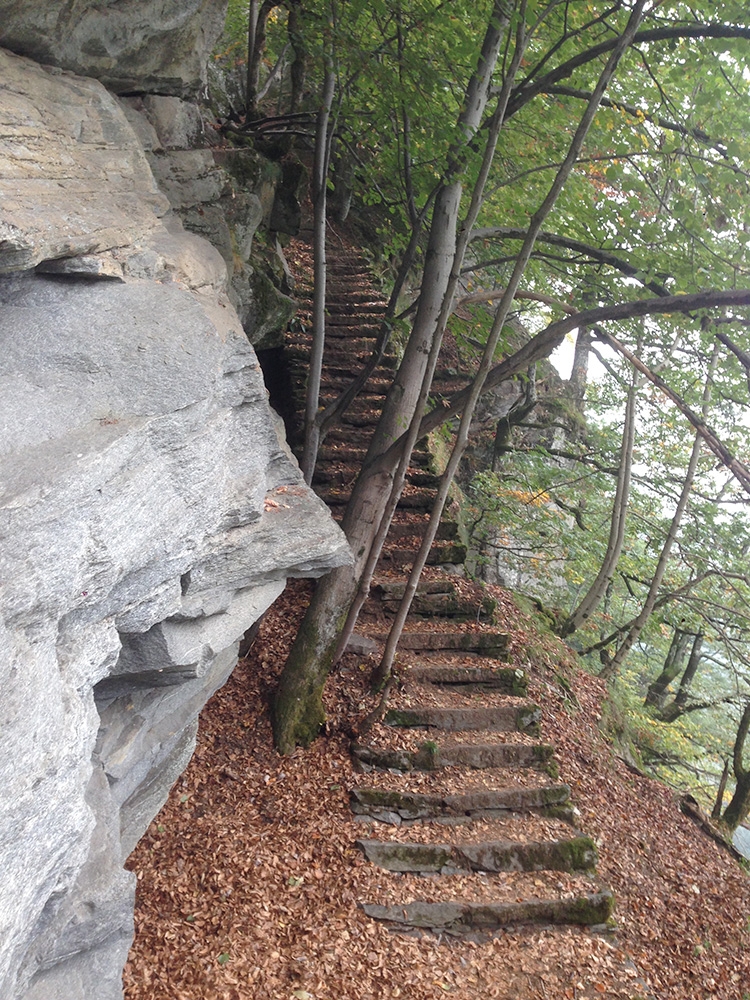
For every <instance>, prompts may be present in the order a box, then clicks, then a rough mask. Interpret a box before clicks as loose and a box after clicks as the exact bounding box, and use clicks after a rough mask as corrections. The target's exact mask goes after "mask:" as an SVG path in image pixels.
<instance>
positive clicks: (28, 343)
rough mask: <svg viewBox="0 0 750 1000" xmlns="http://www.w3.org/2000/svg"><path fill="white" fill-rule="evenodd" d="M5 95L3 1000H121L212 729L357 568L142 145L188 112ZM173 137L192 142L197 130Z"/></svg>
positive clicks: (0, 258) (17, 75)
mask: <svg viewBox="0 0 750 1000" xmlns="http://www.w3.org/2000/svg"><path fill="white" fill-rule="evenodd" d="M14 6H15V5H10V6H9V5H7V4H5V5H3V4H2V2H0V21H2V18H3V17H4V18H5V20H6V26H7V24H8V21H10V22H11V25H12V22H13V18H12V16H11V15H10V14H9V10H10V9H11V7H14ZM41 6H42V5H40V10H41ZM64 6H65V9H66V10H68V9H78V6H80V5H67V4H66V5H64ZM128 6H133V5H129V4H128V3H127V2H120V3H118V4H116V5H115V4H111V5H109V4H97V5H96V10H93V8H92V11H93V13H96V12H97V11H99V12H101V11H103V10H105V9H106V10H108V11H109V10H111V12H112V14H113V16H114V14H115V12H116V9H120V8H122V9H125V8H127V7H128ZM140 6H141V8H143V9H145V8H147V7H150V6H159V7H160V9H162V10H166V9H167V7H168V6H170V5H168V4H166V3H162V4H161V5H149V4H141V5H140ZM171 6H173V7H179V8H180V9H181V10H183V9H185V10H193V9H197V8H198V7H199V6H200V5H199V4H197V3H193V4H190V3H181V4H173V5H171ZM49 8H51V9H52V8H54V10H55V11H57V12H58V13H59V11H60V10H62V9H63V5H62V4H52V3H50V4H49ZM35 9H36V8H35ZM45 9H46V8H45ZM11 13H12V11H11ZM93 13H92V16H93ZM45 16H47V15H45ZM41 17H42V15H41V13H40V14H39V18H41ZM49 17H52V15H51V14H50V15H49ZM32 21H33V23H31V24H30V27H29V30H30V31H31V30H32V28H33V27H34V25H35V24H36V23H37V22H36V20H33V19H32ZM53 21H54V19H53ZM40 23H41V21H40ZM45 23H46V22H45ZM50 23H52V22H50ZM58 24H59V20H58V21H54V25H58ZM154 24H158V19H155V20H154ZM92 30H93V29H92ZM50 44H51V43H50ZM45 52H46V50H45ZM41 54H42V55H44V52H41ZM0 79H2V81H3V85H4V90H3V98H2V101H0V119H1V121H2V139H0V358H1V359H2V362H1V363H0V731H1V732H2V740H0V872H1V873H2V875H1V877H0V997H2V998H3V1000H116V998H119V997H120V996H121V987H120V973H121V968H122V965H123V963H124V961H125V958H126V954H127V950H128V946H129V944H130V940H131V937H132V907H133V882H132V878H131V876H130V875H129V873H127V872H126V871H125V870H124V868H123V861H124V859H125V857H126V856H127V854H128V853H129V852H130V850H131V849H132V847H133V846H134V845H135V843H136V842H137V840H138V838H139V837H140V836H141V835H142V833H143V832H144V830H145V828H146V826H147V825H148V823H149V822H150V820H151V819H152V817H153V816H154V814H155V813H156V811H157V810H158V809H159V808H160V806H161V804H162V803H163V801H164V800H165V798H166V795H167V794H168V791H169V788H170V786H171V784H172V783H173V781H174V780H175V778H176V777H177V775H178V774H179V773H180V771H181V770H182V769H183V768H184V767H185V765H186V763H187V761H188V760H189V757H190V755H191V753H192V750H193V746H194V741H195V734H196V728H197V717H198V713H199V711H200V709H201V707H202V706H203V705H204V704H205V702H206V700H207V699H208V698H209V697H210V695H211V694H212V693H213V692H214V691H215V690H216V689H217V688H218V687H219V686H220V685H221V684H223V683H224V681H225V680H226V679H227V677H228V676H229V674H230V672H231V670H232V669H233V667H234V665H235V662H236V655H237V647H238V640H239V639H240V637H241V636H242V635H243V633H244V632H245V631H246V629H247V628H249V626H250V625H251V624H252V623H253V622H254V621H256V620H257V618H258V617H259V616H260V615H261V614H262V613H263V612H264V610H265V609H266V608H267V607H268V606H269V605H270V604H271V603H272V602H273V600H274V599H275V598H276V596H277V595H278V594H279V593H280V592H281V590H282V589H283V587H284V584H285V580H286V578H287V577H288V576H290V575H301V576H307V575H309V576H316V575H319V574H321V573H323V572H325V571H327V570H328V569H329V568H331V567H333V566H336V565H340V564H342V563H343V562H345V561H347V560H348V559H349V558H350V556H349V552H348V547H347V545H346V543H345V540H344V538H343V535H342V534H341V532H340V531H339V530H338V528H337V527H336V526H335V525H334V523H333V521H332V520H331V518H330V516H329V514H328V511H327V509H326V508H325V507H324V506H323V505H322V503H321V502H320V501H319V500H318V499H317V498H316V497H315V496H314V494H312V493H311V492H310V491H309V490H308V489H307V487H305V485H304V483H303V481H302V479H301V476H300V473H299V470H298V468H297V466H296V464H295V463H294V461H293V459H292V458H291V457H290V454H289V451H288V449H287V447H286V444H285V442H284V440H283V431H280V429H279V425H280V422H279V421H278V420H277V419H275V418H274V416H273V414H272V412H271V411H270V409H269V407H268V403H267V394H266V392H265V388H264V385H263V380H262V376H261V372H260V369H259V366H258V363H257V360H256V357H255V354H254V351H253V348H252V347H251V345H250V343H249V341H248V339H247V337H246V336H245V333H244V332H243V329H242V325H241V322H240V320H239V318H238V316H237V313H236V311H235V309H234V308H233V305H232V302H231V301H230V298H229V296H228V278H227V270H226V265H225V261H224V259H223V257H222V254H221V253H220V252H219V250H217V249H216V248H214V247H213V246H211V245H210V244H209V243H207V242H206V241H205V240H203V239H202V238H200V237H199V236H198V235H196V234H194V233H189V232H187V231H186V230H185V229H184V228H183V225H182V223H181V222H180V220H179V218H178V216H177V215H176V214H175V212H174V211H173V210H172V206H171V204H170V200H169V198H168V197H166V196H165V194H164V193H163V192H162V191H161V190H160V189H159V187H158V185H157V183H156V181H155V179H154V175H153V173H152V170H151V168H150V166H149V162H148V159H147V155H146V152H145V150H144V148H143V144H142V142H141V141H140V139H139V136H140V137H141V138H143V140H144V141H145V142H146V144H148V139H149V136H151V132H149V128H151V129H153V132H154V135H157V139H158V143H159V145H160V148H162V149H164V148H165V145H166V144H165V138H164V134H165V129H166V128H167V125H168V124H169V118H170V115H169V113H168V111H167V109H168V107H169V106H168V105H165V104H164V103H163V102H164V100H166V99H160V100H159V101H156V102H152V104H151V117H150V118H149V115H148V114H146V115H145V116H144V115H143V114H142V109H141V110H139V109H137V108H136V109H133V108H132V107H130V108H129V110H128V114H126V110H125V109H124V108H123V106H122V104H121V103H120V102H119V101H118V100H117V99H116V98H115V97H114V96H113V95H111V94H110V93H109V92H108V91H107V90H106V89H105V88H104V87H103V86H102V85H101V84H100V83H98V82H96V81H94V80H91V79H82V78H80V77H77V76H74V75H72V74H70V73H67V72H60V71H59V70H50V69H44V68H42V67H40V66H39V65H37V64H36V63H35V62H33V61H31V60H30V59H26V58H21V57H19V56H16V55H11V54H9V53H6V52H2V51H0ZM154 108H156V110H157V111H160V112H161V113H162V117H164V114H165V113H166V118H167V120H168V121H167V123H166V124H164V125H163V128H162V129H161V136H159V135H158V133H157V127H156V126H154V124H153V119H154V117H155V112H154ZM176 110H180V111H183V110H184V109H181V108H175V107H173V111H176ZM134 115H136V116H139V117H137V118H136V117H134ZM156 117H157V120H158V116H156ZM174 118H175V119H176V120H175V121H174V122H172V126H170V127H172V133H171V134H172V135H173V136H174V141H175V142H176V143H178V144H180V145H182V146H185V145H186V144H189V142H191V141H193V138H194V137H195V133H194V132H191V131H190V128H191V126H190V122H191V121H192V122H193V124H194V125H196V127H197V123H196V119H195V116H194V115H193V116H191V112H189V111H186V110H185V111H184V114H183V115H182V117H180V116H177V115H176V114H175V115H174ZM177 119H179V120H177ZM134 125H135V127H136V128H137V129H138V134H136V130H135V128H134ZM152 153H153V147H152V149H151V150H149V155H151V154H152ZM187 160H188V158H185V159H184V161H183V166H184V170H185V182H186V183H189V182H191V179H190V178H191V175H190V170H191V169H192V168H190V167H189V165H188V163H187ZM205 162H206V160H205V157H199V158H197V163H198V167H196V170H197V174H193V175H192V182H194V183H195V184H196V185H199V184H200V183H202V180H201V177H202V175H201V173H200V164H201V163H205ZM209 173H210V171H209ZM217 183H218V182H217ZM220 197H221V195H220V193H219V198H220ZM207 204H208V201H207ZM256 214H257V212H256Z"/></svg>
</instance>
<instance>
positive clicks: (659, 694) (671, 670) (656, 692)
mask: <svg viewBox="0 0 750 1000" xmlns="http://www.w3.org/2000/svg"><path fill="white" fill-rule="evenodd" d="M689 642H690V632H684V631H682V629H679V628H676V629H675V630H674V635H673V636H672V642H671V643H670V646H669V652H668V653H667V656H666V659H665V660H664V667H663V668H662V672H661V673H660V674H659V676H658V677H657V678H656V680H654V681H652V682H651V683H650V684H649V686H648V691H647V692H646V698H645V700H644V702H643V704H644V705H653V706H654V707H655V708H659V709H662V708H664V704H665V702H666V700H667V688H668V687H669V685H670V684H671V683H672V681H673V680H674V679H675V678H676V677H677V676H678V675H679V673H680V671H681V670H682V665H683V663H684V662H685V657H686V656H687V650H688V644H689Z"/></svg>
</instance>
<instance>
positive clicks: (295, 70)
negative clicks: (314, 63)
mask: <svg viewBox="0 0 750 1000" xmlns="http://www.w3.org/2000/svg"><path fill="white" fill-rule="evenodd" d="M287 7H288V10H289V13H288V15H287V29H286V30H287V37H288V38H289V44H290V45H291V47H292V52H293V53H294V57H293V58H292V67H291V72H290V75H291V79H292V90H291V94H290V95H289V113H290V114H292V115H293V114H296V113H297V112H298V111H299V109H300V106H301V104H302V94H303V93H304V89H305V63H306V60H307V50H306V48H305V39H304V35H303V33H302V26H301V24H300V2H299V0H290V2H289V3H288V4H287Z"/></svg>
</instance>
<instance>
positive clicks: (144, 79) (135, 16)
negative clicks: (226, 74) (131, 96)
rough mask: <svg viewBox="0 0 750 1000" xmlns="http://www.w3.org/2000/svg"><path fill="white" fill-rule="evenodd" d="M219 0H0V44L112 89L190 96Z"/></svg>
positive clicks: (202, 78)
mask: <svg viewBox="0 0 750 1000" xmlns="http://www.w3.org/2000/svg"><path fill="white" fill-rule="evenodd" d="M226 9H227V0H99V2H97V3H90V2H86V0H76V2H71V0H0V45H2V46H3V47H4V48H6V49H10V50H11V51H12V52H18V53H21V54H23V55H27V56H31V57H32V58H33V59H36V60H37V61H38V62H40V63H45V64H46V63H48V64H50V65H53V66H59V67H62V68H63V69H68V70H72V71H74V72H75V73H80V74H81V75H82V76H92V77H95V78H96V79H97V80H101V81H102V82H103V83H105V84H106V85H107V87H109V89H110V90H113V91H115V93H118V94H121V93H131V92H137V93H157V94H179V95H186V96H191V95H194V94H196V93H197V92H198V91H199V90H201V89H202V88H203V87H205V84H206V65H207V63H208V59H209V56H210V54H211V50H212V49H213V47H214V45H215V43H216V40H217V39H218V37H219V35H220V34H221V31H222V29H223V27H224V17H225V14H226Z"/></svg>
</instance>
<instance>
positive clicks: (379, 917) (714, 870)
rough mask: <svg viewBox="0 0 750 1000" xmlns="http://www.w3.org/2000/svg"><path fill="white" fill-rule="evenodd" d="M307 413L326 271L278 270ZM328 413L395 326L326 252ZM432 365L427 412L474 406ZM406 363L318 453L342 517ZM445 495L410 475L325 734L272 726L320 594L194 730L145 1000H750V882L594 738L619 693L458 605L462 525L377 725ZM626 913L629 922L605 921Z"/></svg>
mask: <svg viewBox="0 0 750 1000" xmlns="http://www.w3.org/2000/svg"><path fill="white" fill-rule="evenodd" d="M288 256H289V258H290V263H291V264H292V266H293V268H294V270H295V271H296V274H297V281H298V286H297V295H298V297H299V298H300V299H301V305H302V307H301V311H300V315H299V318H298V320H297V321H296V322H295V323H294V326H293V329H294V332H291V333H290V334H289V337H288V345H287V353H288V357H289V361H290V369H291V376H292V385H293V386H294V392H295V395H296V409H297V412H301V411H303V408H304V407H303V403H301V400H302V395H303V393H304V372H305V360H306V356H307V352H308V351H309V340H308V336H307V333H306V326H307V318H306V313H305V309H306V304H305V298H304V297H305V294H306V291H307V292H308V293H309V275H310V274H311V259H310V251H309V248H308V247H307V246H306V245H305V244H304V242H303V241H302V240H300V241H296V242H295V243H294V244H293V245H292V247H291V248H290V250H289V251H288ZM329 268H330V276H329V283H330V284H329V288H330V301H329V306H328V317H327V344H326V351H325V354H324V371H323V383H322V385H323V388H322V393H323V402H328V400H329V399H330V398H332V397H333V395H334V394H335V393H336V392H337V391H338V390H339V389H341V388H342V387H343V386H344V384H345V383H346V381H347V380H348V379H349V378H350V377H352V375H354V374H356V372H357V370H358V366H360V365H361V364H362V363H363V361H364V359H365V358H366V357H367V356H368V354H369V351H370V347H371V345H372V343H373V341H374V337H375V335H376V332H377V323H378V319H379V317H380V315H382V311H383V309H384V305H385V303H384V300H383V297H382V296H381V295H380V294H379V293H378V292H377V291H376V290H375V288H374V287H373V285H372V283H371V282H370V279H369V273H368V268H367V264H366V262H365V261H364V260H363V259H362V257H361V255H360V254H359V252H358V250H357V248H356V247H355V246H354V245H352V244H351V243H350V242H349V241H348V240H347V238H346V237H345V236H343V235H339V234H335V233H334V234H333V237H332V239H331V245H330V250H329ZM450 351H451V346H450V343H449V344H448V345H447V357H446V358H444V359H443V360H442V361H441V364H440V366H439V372H438V384H437V386H436V391H437V392H438V393H439V392H449V391H450V390H451V389H452V388H454V387H455V385H456V359H455V357H451V356H450ZM394 365H395V359H394V358H393V357H392V356H389V355H386V357H385V358H384V360H383V363H382V365H381V367H380V368H379V369H378V370H377V371H376V372H375V373H374V374H373V376H372V377H371V379H370V381H369V382H368V384H367V386H366V387H365V390H364V392H363V394H362V395H361V396H360V397H358V399H357V400H356V401H355V403H354V404H353V406H352V407H351V409H350V410H349V411H348V413H347V414H346V415H345V416H344V419H343V421H342V423H341V424H340V425H339V426H338V427H337V428H334V429H333V430H332V431H331V432H330V434H329V435H328V437H327V438H326V440H325V442H324V444H323V446H322V448H321V452H320V460H319V464H318V469H317V471H316V477H315V479H314V487H315V489H316V490H317V491H318V493H319V495H321V497H323V499H324V500H325V501H326V502H327V503H328V504H329V506H330V507H331V510H332V512H333V513H334V516H340V515H341V513H342V511H343V505H344V504H345V503H346V500H347V498H348V495H349V492H350V489H351V483H352V480H353V477H354V475H355V474H356V471H357V468H358V465H359V463H360V462H361V460H362V458H363V456H364V452H365V450H366V447H367V442H368V440H369V434H370V433H371V432H372V429H373V427H374V424H375V422H376V421H377V415H378V412H379V407H380V405H381V404H382V400H383V398H384V393H385V391H386V389H387V384H388V380H389V378H390V375H391V374H392V369H393V367H394ZM435 483H436V478H435V474H434V470H433V469H432V467H431V464H430V456H429V454H428V452H427V450H426V449H422V450H418V451H417V452H416V453H415V455H414V457H413V459H412V466H411V469H410V473H409V481H408V485H407V487H406V489H405V492H404V497H403V500H402V502H401V504H400V506H399V510H398V511H397V514H396V517H395V519H394V524H393V526H392V530H391V533H390V535H389V539H388V542H387V546H386V550H385V551H384V555H383V558H382V560H381V564H380V566H379V569H378V573H377V576H376V581H375V586H374V588H373V593H372V596H371V598H370V599H369V601H368V602H367V604H366V605H365V608H364V611H363V615H362V618H361V622H360V625H359V627H358V632H357V634H356V636H355V639H354V641H353V643H352V644H351V646H350V651H348V652H347V654H346V655H345V656H344V657H343V659H342V661H341V664H340V665H339V667H338V668H337V669H336V671H334V673H333V674H332V676H331V679H330V683H329V686H328V688H327V691H326V708H327V713H328V722H327V732H326V733H325V735H324V736H323V737H322V738H321V739H320V740H319V741H318V742H317V743H316V744H315V745H314V746H313V747H312V748H311V749H309V750H306V751H303V750H298V751H297V752H295V753H294V754H293V755H292V756H291V757H284V758H283V757H280V756H279V755H278V754H277V753H276V752H275V750H274V749H273V745H272V739H271V730H270V721H269V714H268V703H269V699H270V696H271V693H272V691H273V688H274V685H275V682H276V678H277V677H278V673H279V671H280V669H281V667H282V665H283V662H284V659H285V656H286V653H287V650H288V648H289V645H290V643H291V640H292V638H293V635H294V632H295V629H296V626H297V624H298V623H299V621H300V619H301V616H302V614H303V612H304V607H305V604H306V601H307V599H308V597H309V593H310V585H309V584H308V583H307V582H306V581H296V582H293V583H291V584H290V586H289V587H288V588H287V591H286V592H285V593H284V595H282V597H281V598H280V599H279V601H277V603H276V605H274V607H273V608H272V609H271V610H270V612H269V613H268V614H267V616H266V617H265V619H264V620H263V622H262V623H261V626H260V629H259V632H258V635H257V637H256V639H255V641H254V643H253V645H252V646H251V648H250V650H249V652H248V653H247V655H246V656H245V658H244V659H243V660H241V661H240V664H239V666H238V668H237V670H235V672H234V674H233V675H232V677H231V678H230V681H229V682H228V683H227V685H226V686H225V687H224V688H223V689H222V690H221V691H219V692H218V693H217V694H216V695H215V696H214V698H213V699H212V700H211V702H210V703H209V704H208V706H207V707H206V709H205V710H204V712H203V714H202V716H201V727H200V733H199V739H198V746H197V750H196V753H195V756H194V758H193V760H192V762H191V764H190V765H189V767H188V769H187V771H186V772H185V774H184V775H183V776H182V777H181V778H180V780H179V781H178V783H177V785H176V786H175V788H174V789H173V791H172V794H171V796H170V799H169V801H168V803H167V804H166V806H165V807H164V809H163V810H162V812H161V813H160V814H159V816H158V817H157V818H156V819H155V820H154V822H153V823H152V825H151V827H150V829H149V831H148V833H147V834H146V836H145V837H144V839H143V840H142V842H141V843H140V845H139V846H138V848H137V849H136V851H135V852H134V854H133V855H132V856H131V858H130V860H129V867H131V868H132V870H134V871H135V872H136V873H137V878H138V903H137V909H136V928H137V932H136V941H135V945H134V947H133V950H132V952H131V956H130V960H129V963H128V966H127V968H126V974H125V985H126V997H127V1000H214V998H216V1000H295V998H296V1000H355V998H356V1000H370V998H372V1000H374V998H376V997H377V998H381V997H383V998H391V997H393V998H405V1000H427V998H434V997H443V996H452V997H456V998H461V1000H470V998H471V1000H474V998H476V997H492V998H499V1000H511V998H513V1000H542V998H546V1000H567V998H575V1000H586V998H594V997H601V996H605V997H613V998H614V997H618V998H619V997H623V998H628V1000H646V998H657V997H658V998H659V1000H672V998H674V1000H677V998H679V1000H692V998H695V1000H705V998H708V997H711V998H718V1000H743V997H744V996H745V995H746V994H747V995H750V880H748V878H747V876H746V875H745V874H744V872H743V871H742V870H741V869H740V868H739V866H738V865H737V864H736V863H735V862H734V861H733V860H732V859H731V858H730V857H729V856H728V855H727V854H726V853H724V852H722V851H721V850H720V849H719V848H718V847H717V846H716V845H715V844H714V843H712V842H711V841H710V840H708V839H707V838H706V837H705V836H704V835H703V834H702V833H701V832H700V831H699V830H698V828H697V827H696V826H695V825H694V824H693V823H692V822H691V821H690V820H689V819H687V818H686V817H684V816H683V815H682V814H681V813H680V812H679V808H678V803H677V801H676V798H675V797H674V796H673V795H672V793H671V792H670V791H669V789H667V788H666V787H665V786H663V785H661V784H660V783H658V782H656V781H651V780H649V779H646V778H643V777H642V776H640V775H635V774H633V773H632V772H631V771H629V770H628V769H627V767H626V766H625V765H624V764H623V763H622V761H620V760H619V759H618V758H617V756H616V755H615V753H614V751H613V749H612V747H611V745H610V744H609V743H608V742H607V740H606V739H605V737H604V736H603V735H602V733H601V732H600V727H599V723H600V719H601V711H602V709H601V705H602V701H603V699H604V695H605V691H604V687H603V685H602V684H601V682H599V681H598V680H597V679H595V678H592V677H589V676H588V675H586V674H583V673H581V672H578V671H576V669H575V665H574V664H572V663H571V662H570V661H569V660H568V661H566V657H565V653H564V650H563V647H562V645H561V644H558V643H556V641H555V640H552V639H549V638H548V637H544V636H542V635H540V634H539V633H538V632H537V631H536V629H535V626H534V624H533V622H532V621H531V620H530V619H529V618H527V617H526V616H524V615H523V614H522V613H521V612H520V611H519V610H518V609H517V608H516V606H515V605H514V603H513V601H512V598H511V597H510V595H509V594H507V593H506V592H504V591H502V590H501V589H499V588H481V587H479V586H478V585H476V584H474V583H472V582H471V581H469V580H467V579H465V578H464V577H463V576H462V575H461V573H460V566H461V565H462V563H463V560H464V558H465V548H464V546H463V544H462V542H461V541H460V538H459V536H458V526H457V523H456V521H455V520H453V519H452V518H451V517H450V515H448V517H447V518H446V520H445V522H444V524H443V525H442V526H441V531H440V533H439V536H438V539H437V541H436V543H435V545H434V546H433V552H432V555H431V559H430V564H431V565H430V566H429V567H428V569H427V570H426V572H425V576H424V579H423V581H422V583H421V585H420V589H419V593H418V595H417V598H416V600H415V602H414V605H413V607H412V614H411V616H410V619H409V622H408V623H407V629H406V631H405V633H404V637H403V640H402V642H401V644H400V653H399V656H398V659H397V672H398V677H399V683H398V685H397V686H396V687H395V689H394V693H393V696H392V698H391V700H390V702H389V705H388V712H387V714H386V715H385V716H384V718H383V720H382V722H380V723H378V724H376V725H374V726H373V727H372V728H371V729H370V730H369V731H368V732H367V733H366V735H364V736H361V737H360V738H358V739H356V740H354V741H352V740H351V739H350V736H349V735H348V734H349V733H350V732H351V729H352V727H353V726H354V725H356V723H357V721H358V720H361V719H362V718H364V717H365V716H366V715H367V713H368V712H370V711H371V710H372V708H373V707H374V705H375V700H374V699H373V697H372V696H371V695H370V693H369V690H368V681H369V677H370V674H371V671H372V669H373V668H374V666H375V665H376V664H377V662H378V658H379V657H378V654H379V652H380V650H381V649H382V643H383V641H384V639H385V636H386V634H387V630H388V624H389V618H390V616H392V614H393V613H394V611H395V608H396V607H397V605H398V601H399V599H400V596H401V593H402V592H403V586H404V580H405V570H406V571H407V572H408V567H409V564H410V562H411V558H413V553H414V552H415V551H416V548H417V546H418V544H419V537H420V530H421V528H423V526H424V524H425V520H426V516H427V511H428V510H429V507H430V504H431V499H432V496H433V491H434V486H435ZM613 906H614V911H613Z"/></svg>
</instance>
